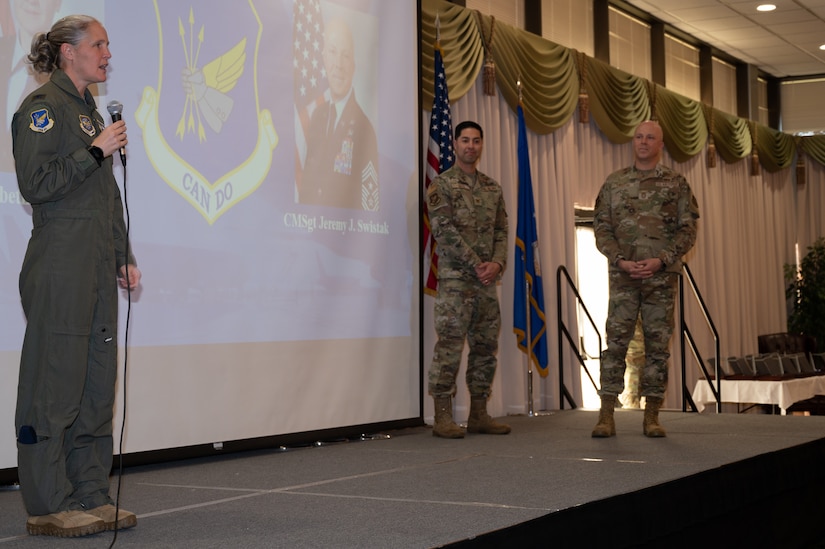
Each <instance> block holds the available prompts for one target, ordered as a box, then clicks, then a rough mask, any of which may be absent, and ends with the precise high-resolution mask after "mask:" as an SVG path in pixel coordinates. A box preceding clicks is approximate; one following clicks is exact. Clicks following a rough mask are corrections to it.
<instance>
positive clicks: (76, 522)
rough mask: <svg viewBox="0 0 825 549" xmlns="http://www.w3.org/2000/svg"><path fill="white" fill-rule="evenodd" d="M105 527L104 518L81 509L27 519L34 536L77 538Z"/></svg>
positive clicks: (29, 529)
mask: <svg viewBox="0 0 825 549" xmlns="http://www.w3.org/2000/svg"><path fill="white" fill-rule="evenodd" d="M105 529H106V526H105V524H104V522H103V520H102V519H100V518H99V517H95V516H93V515H89V514H86V513H84V512H83V511H79V510H71V511H61V512H59V513H52V514H50V515H39V516H32V517H29V519H28V520H27V521H26V531H27V532H28V533H29V534H31V535H32V536H55V537H58V538H76V537H80V536H88V535H91V534H97V533H98V532H103V531H104V530H105Z"/></svg>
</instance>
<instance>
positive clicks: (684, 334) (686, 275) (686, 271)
mask: <svg viewBox="0 0 825 549" xmlns="http://www.w3.org/2000/svg"><path fill="white" fill-rule="evenodd" d="M685 281H687V283H688V284H689V286H690V289H691V290H692V291H693V296H694V297H695V298H696V302H697V303H698V305H699V308H700V309H701V310H702V314H703V315H704V317H705V322H706V323H707V325H708V328H709V329H710V332H711V334H713V341H714V352H715V353H716V358H715V363H714V375H713V376H711V375H710V373H709V372H708V369H707V368H706V367H705V362H704V360H703V359H702V355H701V353H700V352H699V349H698V348H697V346H696V341H695V340H694V339H693V334H691V332H690V329H689V328H688V326H687V322H686V321H685ZM679 338H680V344H681V345H680V346H681V359H682V411H683V412H686V411H687V405H688V403H689V404H690V407H691V409H692V410H693V411H694V412H696V411H697V408H696V403H695V402H693V397H692V396H691V395H690V389H689V388H688V386H687V376H686V374H687V360H686V356H685V352H686V349H687V345H685V340H687V343H689V344H690V349H691V351H692V352H693V358H694V359H695V360H696V361H697V362H698V363H699V368H700V369H701V370H702V373H703V374H704V376H705V381H706V382H707V383H708V384H710V390H711V393H713V397H714V398H715V399H716V413H720V412H721V411H722V366H721V365H722V361H721V357H720V352H719V332H718V331H717V330H716V325H715V324H714V323H713V319H712V318H711V316H710V311H708V307H707V305H705V300H704V298H703V297H702V293H701V292H700V291H699V287H698V286H697V284H696V279H695V278H693V273H691V272H690V267H688V265H687V263H685V264H683V265H682V276H680V277H679ZM714 379H715V380H716V387H714V386H713V380H714Z"/></svg>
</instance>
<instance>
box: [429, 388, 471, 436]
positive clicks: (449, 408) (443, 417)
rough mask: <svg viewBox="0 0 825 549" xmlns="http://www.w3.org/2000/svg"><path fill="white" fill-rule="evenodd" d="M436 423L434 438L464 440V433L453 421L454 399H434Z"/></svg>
mask: <svg viewBox="0 0 825 549" xmlns="http://www.w3.org/2000/svg"><path fill="white" fill-rule="evenodd" d="M433 401H434V402H435V421H434V423H433V436H434V437H441V438H464V431H463V430H462V429H461V427H459V426H458V425H457V424H456V423H455V422H454V421H453V399H452V397H449V396H445V397H433Z"/></svg>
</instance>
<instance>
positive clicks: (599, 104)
mask: <svg viewBox="0 0 825 549" xmlns="http://www.w3.org/2000/svg"><path fill="white" fill-rule="evenodd" d="M436 14H438V16H439V19H440V22H441V48H442V51H443V53H444V66H445V69H446V71H447V81H448V83H449V85H448V87H449V90H450V101H451V102H453V101H457V100H458V99H460V98H461V97H463V96H464V95H465V94H466V93H467V91H468V90H469V89H470V88H471V87H472V86H473V84H474V83H475V81H476V79H477V78H478V75H479V73H480V72H481V70H482V68H483V66H484V62H485V58H486V52H485V48H484V41H483V36H484V31H485V29H490V28H491V27H492V24H493V22H492V20H491V17H490V16H485V15H482V16H481V17H477V16H475V13H474V12H473V11H472V10H469V9H466V8H463V7H461V6H458V5H456V4H452V3H450V2H447V1H446V0H422V5H421V67H420V74H421V86H422V90H421V93H422V99H423V103H422V104H424V105H431V104H432V101H433V81H432V74H433V48H434V46H435V18H436ZM480 25H483V26H484V28H481V26H480ZM495 32H496V37H495V40H496V43H495V48H493V49H492V51H491V55H492V57H493V61H494V63H495V67H496V84H497V85H498V89H499V91H500V92H501V94H502V96H503V97H504V99H505V100H506V101H507V104H508V105H509V106H510V108H511V109H512V110H513V111H515V110H516V108H517V107H518V102H519V94H518V82H519V81H521V85H522V105H523V108H524V118H525V121H526V123H527V127H528V128H530V129H531V130H532V131H533V132H535V133H538V134H547V133H551V132H553V131H555V130H556V129H558V128H560V127H561V126H563V125H564V124H565V123H566V122H567V121H568V120H569V119H570V118H571V117H572V116H573V115H574V113H576V112H577V111H579V102H580V96H581V97H583V98H584V99H583V101H585V102H586V110H585V112H584V114H585V115H588V114H589V115H590V116H592V117H593V120H594V121H595V122H596V125H597V126H598V127H599V129H600V130H601V131H602V133H604V134H605V136H606V137H607V138H608V139H609V140H610V141H611V142H613V143H619V144H620V143H626V142H628V141H630V140H631V139H632V137H633V132H634V130H635V129H636V126H637V125H638V124H639V123H640V122H643V121H644V120H646V119H648V118H651V117H655V118H656V119H657V120H658V121H659V123H660V124H661V125H662V127H663V128H664V130H665V145H666V146H667V150H668V152H669V153H670V155H671V156H672V157H673V158H674V159H675V160H676V161H678V162H685V161H687V160H688V159H690V158H691V157H693V156H695V155H697V154H700V153H701V152H702V151H703V150H704V148H705V145H706V144H707V143H708V141H709V140H711V137H712V140H711V142H712V143H713V145H714V148H715V151H716V152H718V154H719V156H721V157H722V159H723V160H724V161H725V162H728V163H733V162H737V161H739V160H741V159H743V158H746V157H748V156H752V157H755V158H758V159H759V163H760V164H761V165H762V167H763V168H765V170H767V171H768V172H777V171H779V170H782V169H784V168H787V167H789V166H791V165H792V164H794V163H795V162H796V157H797V155H798V154H801V153H803V152H804V153H805V154H807V155H808V156H810V157H811V158H812V159H813V160H814V161H816V162H818V163H820V164H823V165H825V135H815V136H810V137H807V136H806V137H794V136H792V135H789V134H786V133H783V132H780V131H778V130H775V129H773V128H769V127H767V126H764V125H761V124H757V123H755V122H752V121H749V120H745V119H742V118H739V117H737V116H734V115H732V114H728V113H724V112H722V111H719V110H717V109H714V108H712V107H710V106H708V105H704V104H703V103H701V102H698V101H695V100H693V99H688V98H686V97H684V96H682V95H679V94H677V93H675V92H672V91H669V90H667V89H666V88H663V87H662V86H659V85H657V84H654V83H652V82H649V81H647V80H645V79H643V78H640V77H637V76H633V75H630V74H628V73H626V72H624V71H621V70H619V69H616V68H614V67H611V66H609V65H607V64H605V63H603V62H601V61H598V60H596V59H593V58H591V57H587V56H586V55H584V54H582V53H580V52H577V51H576V50H573V49H570V48H565V47H563V46H560V45H558V44H555V43H553V42H551V41H549V40H546V39H544V38H542V37H540V36H536V35H535V34H532V33H529V32H527V31H524V30H522V29H517V28H514V27H512V26H511V25H507V24H504V23H501V22H498V21H496V25H495ZM579 115H580V116H581V115H582V112H581V111H579ZM750 125H753V128H751V127H750ZM752 129H754V131H753V132H752V131H751V130H752ZM751 133H753V136H752V135H751ZM754 153H756V154H754Z"/></svg>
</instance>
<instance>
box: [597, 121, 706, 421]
mask: <svg viewBox="0 0 825 549" xmlns="http://www.w3.org/2000/svg"><path fill="white" fill-rule="evenodd" d="M663 146H664V141H663V137H662V128H661V127H660V126H659V124H658V123H656V122H651V121H647V122H643V123H642V124H640V125H639V127H638V128H637V130H636V133H635V135H634V138H633V153H634V158H635V161H634V165H633V166H631V167H629V168H625V169H623V170H619V171H617V172H614V173H612V174H611V175H610V176H608V178H607V180H606V181H605V183H604V185H603V186H602V189H601V191H599V196H598V198H597V199H596V209H595V212H594V219H593V228H594V231H595V235H596V246H597V247H598V248H599V251H601V252H602V253H603V254H604V255H605V256H606V257H607V259H608V263H609V265H610V267H609V272H608V276H609V280H610V301H609V303H608V310H607V323H606V328H605V331H606V336H607V349H606V350H605V351H604V353H603V354H602V358H601V389H600V391H599V394H600V396H601V400H602V409H601V411H600V413H599V422H598V424H597V425H596V427H595V428H594V430H593V436H594V437H608V436H611V435H614V434H615V432H616V428H615V424H614V422H613V407H614V406H615V403H616V398H617V395H619V394H621V392H622V390H623V388H624V372H625V356H626V354H627V349H628V344H629V342H630V340H631V338H632V337H633V330H634V327H635V324H636V319H637V317H639V316H641V321H642V330H643V332H644V344H645V367H644V370H643V372H642V379H641V396H644V397H645V419H644V426H643V431H644V434H645V435H647V436H651V437H663V436H665V431H664V429H663V428H662V427H661V425H659V422H658V413H659V408H660V407H661V404H662V400H663V398H664V394H665V388H666V384H667V375H668V371H667V367H668V364H667V363H668V358H669V357H670V353H669V352H668V343H669V341H670V337H671V335H672V334H673V312H674V308H675V304H674V297H675V295H676V288H677V283H678V278H677V277H678V275H679V272H680V271H681V268H682V256H683V255H684V254H685V253H686V252H687V251H688V250H690V248H691V247H693V244H694V243H695V242H696V220H697V219H698V218H699V207H698V205H697V203H696V198H695V197H694V196H693V192H692V191H691V189H690V185H688V182H687V181H686V180H685V178H684V177H683V176H682V175H680V174H678V173H676V172H675V171H673V170H671V169H670V168H667V167H665V166H663V165H661V164H659V159H660V157H661V151H662V148H663Z"/></svg>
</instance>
